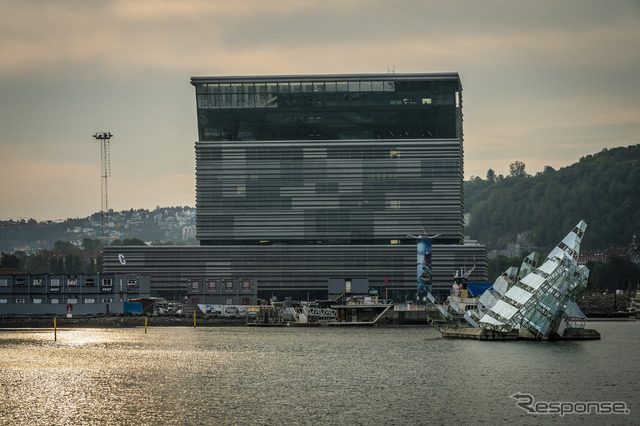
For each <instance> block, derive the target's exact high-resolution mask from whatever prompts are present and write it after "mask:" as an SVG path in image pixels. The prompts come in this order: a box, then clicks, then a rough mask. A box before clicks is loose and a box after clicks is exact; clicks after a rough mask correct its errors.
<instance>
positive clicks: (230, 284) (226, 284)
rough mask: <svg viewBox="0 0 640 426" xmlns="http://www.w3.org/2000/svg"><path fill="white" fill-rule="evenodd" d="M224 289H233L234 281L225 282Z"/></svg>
mask: <svg viewBox="0 0 640 426" xmlns="http://www.w3.org/2000/svg"><path fill="white" fill-rule="evenodd" d="M224 287H225V288H228V289H232V288H233V281H225V282H224Z"/></svg>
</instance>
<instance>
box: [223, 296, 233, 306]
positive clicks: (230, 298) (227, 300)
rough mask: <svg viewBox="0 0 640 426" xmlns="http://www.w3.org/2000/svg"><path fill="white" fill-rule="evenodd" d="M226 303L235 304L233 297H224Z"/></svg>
mask: <svg viewBox="0 0 640 426" xmlns="http://www.w3.org/2000/svg"><path fill="white" fill-rule="evenodd" d="M224 304H225V305H233V297H227V298H226V299H224Z"/></svg>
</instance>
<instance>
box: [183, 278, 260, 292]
mask: <svg viewBox="0 0 640 426" xmlns="http://www.w3.org/2000/svg"><path fill="white" fill-rule="evenodd" d="M239 284H240V286H241V287H242V289H243V290H249V289H250V288H251V281H249V280H243V281H241V282H240V283H239ZM200 285H201V282H200V281H198V280H192V281H191V290H193V291H200ZM222 285H223V286H224V287H223V288H224V289H225V290H233V288H234V286H235V283H234V281H232V280H226V281H224V282H223V283H222ZM206 286H207V288H208V289H209V290H215V289H216V288H217V286H218V282H217V281H215V280H207V281H206Z"/></svg>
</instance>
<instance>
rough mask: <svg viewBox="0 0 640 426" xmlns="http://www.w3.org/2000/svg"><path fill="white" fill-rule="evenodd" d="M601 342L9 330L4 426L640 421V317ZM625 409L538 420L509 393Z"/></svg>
mask: <svg viewBox="0 0 640 426" xmlns="http://www.w3.org/2000/svg"><path fill="white" fill-rule="evenodd" d="M589 327H590V328H595V329H597V330H598V331H600V332H601V334H602V340H600V341H584V342H524V341H517V342H479V341H467V340H449V339H442V338H441V337H440V333H438V332H437V330H434V329H432V328H427V327H374V328H330V327H323V328H297V327H287V328H250V327H246V328H245V327H215V328H197V329H193V328H188V327H184V328H183V327H180V328H177V327H176V328H174V327H166V328H159V327H158V328H149V331H148V332H147V334H145V333H144V328H136V329H76V330H73V329H59V330H58V340H57V342H54V341H53V331H52V330H43V329H40V330H17V329H16V330H0V424H7V425H8V424H11V425H13V424H107V423H108V424H345V425H346V424H349V425H352V424H353V425H372V424H373V425H377V424H382V425H386V424H394V425H404V424H460V423H468V424H480V423H484V424H503V423H518V424H522V423H526V424H538V423H557V424H561V423H562V424H564V423H572V424H640V403H639V402H638V401H640V352H639V350H640V321H637V322H597V323H589ZM518 392H526V393H530V394H532V395H533V396H534V397H535V399H536V401H547V402H550V401H574V402H575V401H594V400H598V401H623V402H625V403H626V404H627V406H628V408H629V409H630V411H631V413H630V414H629V415H595V414H591V415H566V416H564V417H560V416H554V415H530V414H527V413H526V412H525V411H524V410H522V409H520V408H518V407H517V406H516V401H515V399H512V398H510V395H513V394H515V393H518Z"/></svg>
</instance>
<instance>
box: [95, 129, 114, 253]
mask: <svg viewBox="0 0 640 426" xmlns="http://www.w3.org/2000/svg"><path fill="white" fill-rule="evenodd" d="M112 136H113V135H112V134H111V133H109V132H103V133H96V134H95V135H93V137H94V138H96V140H97V141H99V142H100V160H101V161H100V175H101V180H102V183H101V186H100V193H101V210H100V216H101V219H102V242H103V243H104V244H105V245H107V244H108V243H109V235H108V232H109V230H108V228H109V196H108V194H107V189H108V186H107V178H108V177H109V176H111V160H110V158H109V140H110V139H111V137H112Z"/></svg>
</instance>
